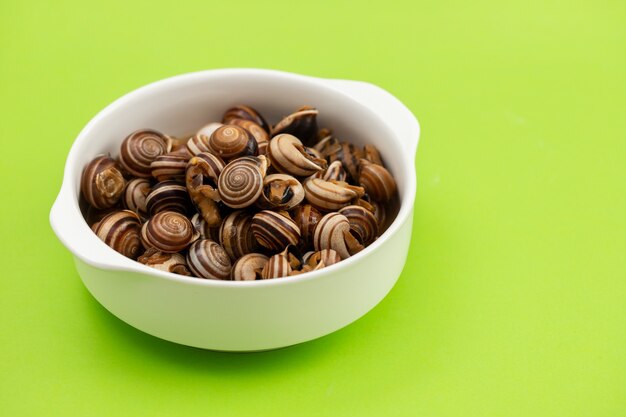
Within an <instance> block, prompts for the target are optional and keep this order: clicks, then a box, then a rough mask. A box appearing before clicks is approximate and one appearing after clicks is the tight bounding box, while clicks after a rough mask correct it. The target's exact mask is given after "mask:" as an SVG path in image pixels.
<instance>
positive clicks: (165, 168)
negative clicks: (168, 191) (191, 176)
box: [150, 154, 189, 181]
mask: <svg viewBox="0 0 626 417" xmlns="http://www.w3.org/2000/svg"><path fill="white" fill-rule="evenodd" d="M188 160H189V158H187V157H185V156H182V155H173V154H167V155H159V156H157V157H156V158H155V160H154V161H152V163H151V164H150V168H151V169H152V176H153V177H154V178H156V180H157V181H166V180H176V181H184V179H185V168H187V161H188Z"/></svg>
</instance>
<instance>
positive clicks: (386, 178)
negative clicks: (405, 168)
mask: <svg viewBox="0 0 626 417" xmlns="http://www.w3.org/2000/svg"><path fill="white" fill-rule="evenodd" d="M359 183H360V184H361V185H362V186H363V188H365V191H366V192H367V194H368V195H369V196H370V197H371V198H372V199H373V200H375V201H383V202H385V201H389V200H391V199H392V198H393V196H394V194H395V193H396V189H397V186H396V180H394V179H393V176H392V175H391V173H390V172H389V171H387V169H386V168H385V167H383V166H382V165H378V164H373V163H371V162H370V161H368V160H367V159H361V173H360V176H359Z"/></svg>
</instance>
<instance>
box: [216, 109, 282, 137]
mask: <svg viewBox="0 0 626 417" xmlns="http://www.w3.org/2000/svg"><path fill="white" fill-rule="evenodd" d="M233 119H244V120H250V121H252V122H254V123H256V124H258V125H259V126H261V128H262V129H263V130H265V131H266V132H268V133H269V131H270V127H269V125H268V124H267V122H266V121H265V119H264V118H263V116H261V113H259V112H258V111H256V110H255V109H253V108H252V107H250V106H244V105H239V106H234V107H231V108H230V109H228V110H226V112H224V116H223V117H222V123H225V124H227V123H230V122H231V120H233Z"/></svg>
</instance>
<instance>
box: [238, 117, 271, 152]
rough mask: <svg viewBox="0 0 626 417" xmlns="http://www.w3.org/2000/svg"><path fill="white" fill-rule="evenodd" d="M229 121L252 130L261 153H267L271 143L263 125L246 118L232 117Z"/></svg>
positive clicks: (251, 132) (249, 130)
mask: <svg viewBox="0 0 626 417" xmlns="http://www.w3.org/2000/svg"><path fill="white" fill-rule="evenodd" d="M228 123H229V124H231V125H235V126H239V127H242V128H244V129H246V130H247V131H248V132H250V134H251V135H252V137H254V140H256V144H257V148H258V154H259V155H265V154H266V153H267V146H268V145H269V142H270V137H269V135H268V134H267V132H266V131H265V130H264V129H263V128H262V127H261V126H259V125H258V124H256V123H255V122H253V121H251V120H246V119H232V120H230V121H229V122H228Z"/></svg>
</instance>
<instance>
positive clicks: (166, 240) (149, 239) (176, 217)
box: [141, 211, 200, 253]
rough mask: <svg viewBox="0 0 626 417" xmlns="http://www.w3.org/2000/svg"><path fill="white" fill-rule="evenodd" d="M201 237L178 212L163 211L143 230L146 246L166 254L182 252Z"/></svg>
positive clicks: (145, 225)
mask: <svg viewBox="0 0 626 417" xmlns="http://www.w3.org/2000/svg"><path fill="white" fill-rule="evenodd" d="M199 237H200V234H199V233H198V232H197V231H196V229H194V227H193V225H192V224H191V222H190V221H189V219H188V218H186V217H185V216H183V215H182V214H180V213H178V212H176V211H161V212H159V213H157V214H155V215H154V216H152V217H151V218H150V220H148V221H147V222H145V223H144V224H143V227H142V228H141V239H142V241H143V244H144V246H145V247H146V248H151V247H152V248H156V249H157V250H159V251H161V252H166V253H174V252H180V251H181V250H184V249H185V248H187V246H189V245H190V244H191V243H192V242H194V241H196V240H197V239H198V238H199Z"/></svg>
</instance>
